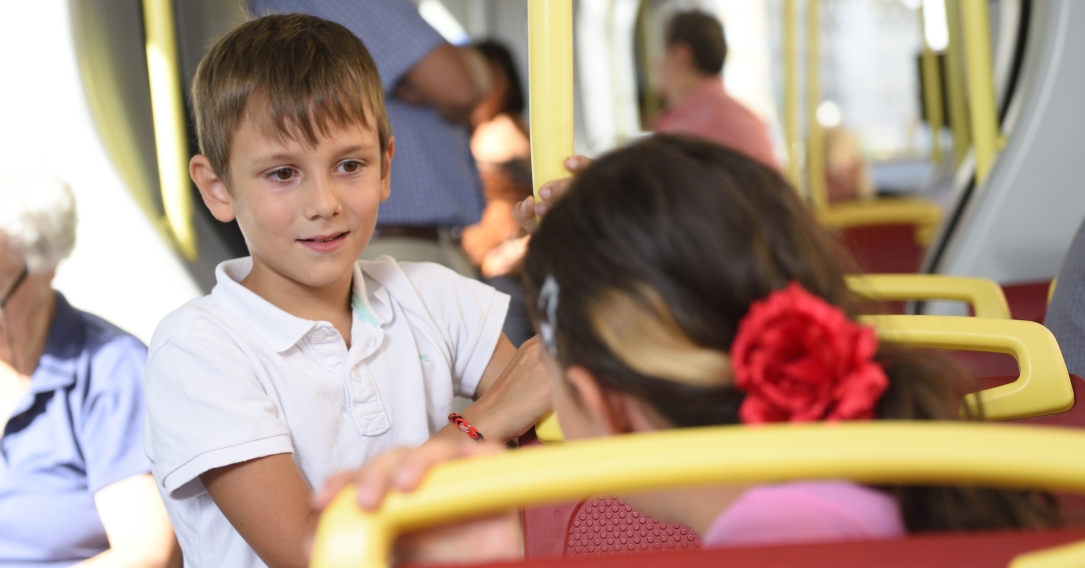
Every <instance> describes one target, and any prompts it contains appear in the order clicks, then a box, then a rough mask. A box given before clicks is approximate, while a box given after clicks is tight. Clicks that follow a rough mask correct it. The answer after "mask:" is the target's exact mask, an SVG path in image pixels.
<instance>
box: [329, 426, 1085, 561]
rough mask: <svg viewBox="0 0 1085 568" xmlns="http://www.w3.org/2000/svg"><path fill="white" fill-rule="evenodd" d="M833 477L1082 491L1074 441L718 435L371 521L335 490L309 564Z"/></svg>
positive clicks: (515, 456) (645, 439)
mask: <svg viewBox="0 0 1085 568" xmlns="http://www.w3.org/2000/svg"><path fill="white" fill-rule="evenodd" d="M840 478H844V479H851V480H854V481H857V482H860V483H868V484H879V485H880V484H897V483H909V484H924V483H926V484H952V483H965V484H973V483H975V484H981V485H984V484H989V485H1001V486H1012V487H1026V488H1028V487H1044V488H1050V489H1060V490H1069V491H1075V492H1085V433H1083V432H1079V431H1074V430H1068V429H1055V428H1043V427H1037V426H1028V427H1025V426H999V427H993V426H991V425H983V424H968V423H936V422H930V423H921V422H911V423H908V422H867V423H837V424H804V425H769V426H761V427H756V428H754V427H745V426H721V427H712V428H687V429H676V430H667V431H662V432H654V433H650V434H637V435H629V436H619V437H615V438H606V439H595V440H588V441H581V442H576V443H571V444H567V445H564V446H552V447H545V448H530V449H526V450H521V451H519V452H506V453H504V454H501V455H495V456H486V457H480V458H474V459H470V460H461V461H456V462H449V463H445V464H441V465H440V466H438V467H436V468H434V469H433V470H432V471H431V472H430V473H429V475H428V476H427V477H426V479H425V480H424V481H423V482H422V485H421V486H420V487H419V488H418V489H417V490H416V491H414V492H412V493H409V494H397V493H394V494H391V495H389V496H388V498H387V499H386V500H385V502H384V505H383V506H382V507H381V509H380V510H379V511H377V512H375V513H372V514H369V513H364V512H362V511H361V510H360V509H359V508H358V506H357V505H356V504H355V489H354V488H353V487H350V488H348V489H346V490H344V491H343V492H342V493H341V494H340V495H339V496H338V497H336V499H335V501H334V502H333V503H332V505H331V506H330V507H328V509H327V510H326V511H325V513H324V515H323V517H322V518H321V520H320V525H319V528H318V530H317V534H316V540H315V544H314V549H313V560H312V563H311V564H310V566H312V567H313V568H345V567H347V566H351V567H357V566H363V567H366V568H376V567H378V566H387V563H388V560H389V557H390V552H391V544H392V542H393V540H394V539H395V537H396V536H397V535H399V534H402V533H404V532H409V531H413V530H418V529H422V528H426V527H430V526H435V525H439V524H441V523H445V522H449V521H452V520H455V519H458V518H469V517H473V516H479V515H485V514H488V513H494V512H497V511H502V510H508V509H512V508H514V507H517V506H523V505H534V504H539V503H547V502H555V501H561V500H568V499H575V498H580V497H582V496H584V495H586V494H589V493H590V492H592V491H600V490H607V491H613V492H616V493H625V492H631V491H643V490H657V489H664V488H673V487H690V486H697V485H705V484H713V483H719V484H726V483H731V484H741V483H771V482H782V481H789V480H796V479H840ZM1082 564H1085V559H1080V560H1079V564H1078V565H1082Z"/></svg>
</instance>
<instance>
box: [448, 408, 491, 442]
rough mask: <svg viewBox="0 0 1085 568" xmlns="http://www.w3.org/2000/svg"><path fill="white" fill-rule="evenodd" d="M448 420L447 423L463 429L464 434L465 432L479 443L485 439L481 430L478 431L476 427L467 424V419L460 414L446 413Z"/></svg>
mask: <svg viewBox="0 0 1085 568" xmlns="http://www.w3.org/2000/svg"><path fill="white" fill-rule="evenodd" d="M448 422H449V424H455V425H456V427H457V428H459V429H460V430H463V433H464V434H467V436H468V437H469V438H471V439H472V440H474V441H476V442H478V443H480V444H481V443H482V441H483V440H484V439H485V438H483V437H482V432H479V431H478V428H475V427H474V426H472V425H470V424H468V423H467V420H466V419H465V418H464V417H463V416H460V415H459V414H456V413H455V412H453V413H452V414H449V415H448Z"/></svg>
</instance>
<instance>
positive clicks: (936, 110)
mask: <svg viewBox="0 0 1085 568" xmlns="http://www.w3.org/2000/svg"><path fill="white" fill-rule="evenodd" d="M920 21H924V22H925V21H926V20H925V19H924V18H923V17H922V12H920ZM924 37H926V34H924ZM920 65H921V67H922V72H923V103H924V106H926V107H927V125H928V126H929V127H930V131H931V161H933V162H934V165H935V166H937V167H938V168H941V167H942V158H943V156H942V140H941V133H942V127H943V126H945V117H944V116H943V113H942V74H941V73H940V72H939V71H940V70H939V68H938V56H937V54H935V53H934V50H933V49H931V47H930V46H929V45H927V42H926V40H925V39H924V41H923V55H922V58H921V60H920Z"/></svg>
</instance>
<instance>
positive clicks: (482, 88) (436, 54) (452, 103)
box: [395, 43, 493, 122]
mask: <svg viewBox="0 0 1085 568" xmlns="http://www.w3.org/2000/svg"><path fill="white" fill-rule="evenodd" d="M492 85H493V73H492V72H491V71H490V65H489V64H488V63H487V62H486V59H485V58H484V57H483V56H482V54H481V53H479V51H478V50H476V49H474V48H471V47H455V46H452V45H449V44H447V43H445V44H442V45H440V46H438V47H437V48H436V49H434V50H433V51H430V52H429V53H428V54H426V56H425V57H423V58H422V60H421V61H419V62H418V63H417V64H415V66H414V67H412V68H411V69H410V70H409V71H407V73H406V74H405V75H404V76H403V80H402V81H400V83H399V85H398V86H397V87H396V90H395V95H396V96H397V97H399V98H400V99H403V100H404V101H406V102H408V103H411V104H413V105H420V106H432V107H434V108H435V109H437V112H438V113H440V114H441V116H443V117H444V118H445V120H448V121H450V122H466V121H467V119H468V118H469V117H470V116H471V111H473V110H474V109H475V107H476V106H478V104H479V103H480V102H482V99H483V98H485V96H486V93H488V92H489V91H490V88H491V87H492Z"/></svg>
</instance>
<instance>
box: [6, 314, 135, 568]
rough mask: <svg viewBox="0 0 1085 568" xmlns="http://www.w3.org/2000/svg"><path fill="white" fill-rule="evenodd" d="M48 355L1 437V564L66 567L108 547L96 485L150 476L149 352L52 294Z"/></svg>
mask: <svg viewBox="0 0 1085 568" xmlns="http://www.w3.org/2000/svg"><path fill="white" fill-rule="evenodd" d="M56 299H57V304H56V314H55V315H54V316H53V323H52V325H51V327H50V328H49V337H48V339H47V340H46V344H45V351H44V353H42V356H41V359H40V360H39V361H38V367H37V369H35V370H34V374H33V375H32V376H31V378H30V391H29V392H28V393H27V394H26V395H25V396H24V397H23V399H22V400H21V401H20V403H19V405H18V406H17V407H16V409H15V411H14V412H13V413H12V417H11V420H9V421H8V423H7V427H6V428H5V429H4V433H3V438H0V567H4V568H13V567H20V568H22V567H27V568H29V567H31V566H33V567H35V568H41V567H44V566H70V565H72V564H75V563H77V562H79V561H81V560H85V559H87V558H90V557H91V556H94V555H96V554H98V553H100V552H102V551H104V550H106V549H108V548H109V541H108V540H107V539H106V534H105V529H104V528H103V527H102V522H101V520H100V519H99V518H98V510H97V508H96V507H95V505H94V493H95V492H97V491H98V490H99V489H102V488H103V487H105V486H107V485H110V484H112V483H114V482H116V481H120V480H122V479H125V478H127V477H131V476H133V475H139V474H143V473H149V472H150V470H151V466H150V462H149V461H148V460H147V457H146V456H145V455H144V454H143V440H142V439H143V409H144V401H143V367H144V365H145V364H146V361H147V348H146V347H145V346H144V345H143V343H141V342H140V341H139V340H138V339H136V338H135V337H132V336H131V335H128V334H127V333H125V332H123V331H121V330H120V329H118V328H117V327H115V326H113V325H111V324H109V323H108V322H106V321H104V320H102V319H100V318H97V317H95V316H92V315H90V314H87V313H83V312H81V311H79V310H77V309H75V308H73V307H72V306H71V305H70V304H68V302H67V300H65V299H64V296H63V295H61V294H60V293H59V292H58V293H57V294H56Z"/></svg>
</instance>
